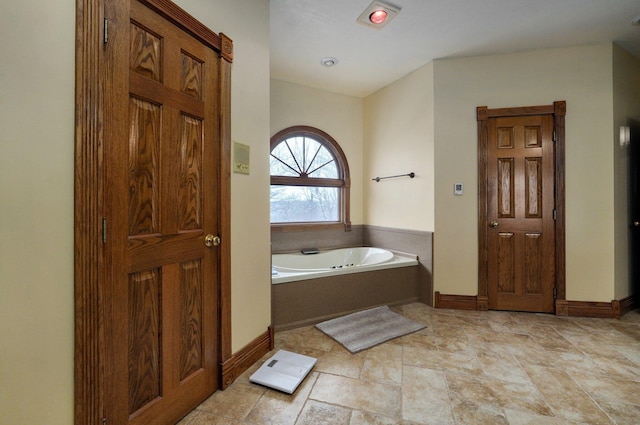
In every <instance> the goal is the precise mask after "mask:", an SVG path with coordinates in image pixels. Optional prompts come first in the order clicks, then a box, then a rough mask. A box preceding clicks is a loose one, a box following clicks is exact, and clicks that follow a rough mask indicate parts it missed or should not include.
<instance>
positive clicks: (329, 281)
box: [271, 266, 418, 331]
mask: <svg viewBox="0 0 640 425" xmlns="http://www.w3.org/2000/svg"><path fill="white" fill-rule="evenodd" d="M417 277H418V266H408V267H398V268H392V269H382V270H375V271H368V272H361V273H351V274H340V275H335V276H328V277H318V278H315V279H308V280H299V281H293V282H285V283H278V284H273V285H271V305H272V309H271V325H272V326H273V327H274V329H275V330H276V331H279V330H285V329H291V328H296V327H300V326H306V325H310V324H315V323H319V322H321V321H323V320H328V319H331V318H334V317H338V316H342V315H344V314H347V313H352V312H354V311H358V310H363V309H365V308H370V307H377V306H380V305H401V304H407V303H411V302H415V301H417V300H418V288H417Z"/></svg>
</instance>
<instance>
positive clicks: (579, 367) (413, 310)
mask: <svg viewBox="0 0 640 425" xmlns="http://www.w3.org/2000/svg"><path fill="white" fill-rule="evenodd" d="M392 309H393V310H395V311H397V312H398V313H401V314H403V315H404V316H406V317H409V318H411V319H413V320H416V321H418V322H420V323H424V324H425V325H426V326H427V327H426V328H425V329H423V330H421V331H418V332H415V333H413V334H410V335H407V336H404V337H401V338H397V339H395V340H392V341H388V342H386V343H384V344H381V345H379V346H377V347H373V348H371V349H369V350H365V351H363V352H360V353H357V354H354V355H352V354H350V353H349V352H348V351H347V350H345V349H344V348H343V347H342V346H340V345H339V344H337V343H336V342H335V341H333V340H332V339H331V338H329V337H327V336H326V335H324V334H323V333H322V332H320V331H319V330H317V329H315V328H314V327H311V326H308V327H302V328H298V329H292V330H287V331H282V332H276V334H275V345H276V346H275V349H274V351H272V352H270V353H268V354H266V355H265V356H264V357H263V359H262V361H264V360H266V359H268V358H269V357H270V356H272V355H273V354H274V353H275V351H276V350H278V349H286V350H290V351H294V352H298V353H301V354H306V355H310V356H313V357H316V358H317V359H318V364H317V365H316V367H315V368H314V369H313V371H312V372H311V374H310V375H309V376H308V377H307V379H306V380H305V381H304V382H303V384H302V385H301V386H300V388H298V390H297V391H296V392H295V393H294V394H293V395H291V396H290V395H286V394H282V393H279V392H276V391H273V390H269V389H266V388H263V387H260V386H257V385H254V384H251V383H249V376H250V375H251V374H252V373H253V372H254V371H255V370H256V369H257V368H258V367H259V366H260V365H261V364H262V361H260V362H258V363H256V364H255V365H254V366H252V367H251V368H250V369H249V370H247V371H246V372H245V373H244V374H243V375H242V376H240V378H238V379H237V380H236V381H235V382H234V383H233V384H232V385H231V386H230V387H229V388H227V389H226V390H224V391H218V392H216V393H215V394H214V395H213V396H212V397H211V398H209V399H208V400H206V401H205V402H204V403H202V404H201V405H200V406H199V407H198V408H197V409H196V410H195V411H194V412H193V413H191V414H190V415H189V416H187V417H186V418H185V419H184V420H183V421H182V422H180V424H179V425H204V424H207V425H213V424H230V425H261V424H282V425H312V424H332V425H364V424H378V425H392V424H402V425H420V424H424V425H428V424H438V425H466V424H469V425H484V424H490V425H496V424H498V425H524V424H536V425H537V424H541V425H578V424H603V425H613V424H617V425H623V424H626V425H631V424H638V423H640V398H639V397H638V394H640V311H639V310H636V311H634V312H631V313H628V314H626V315H624V316H623V317H622V318H621V319H620V320H614V319H593V318H583V317H558V316H553V315H545V314H532V313H512V312H498V311H460V310H446V309H433V308H431V307H428V306H426V305H424V304H422V303H412V304H407V305H404V306H400V307H394V308H392Z"/></svg>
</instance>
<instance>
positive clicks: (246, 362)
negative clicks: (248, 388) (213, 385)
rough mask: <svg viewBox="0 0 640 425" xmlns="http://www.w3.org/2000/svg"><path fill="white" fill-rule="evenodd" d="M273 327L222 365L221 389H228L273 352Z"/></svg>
mask: <svg viewBox="0 0 640 425" xmlns="http://www.w3.org/2000/svg"><path fill="white" fill-rule="evenodd" d="M273 346H274V338H273V327H272V326H270V327H269V328H268V329H267V331H266V332H265V333H263V334H262V335H260V336H259V337H257V338H256V339H254V340H253V341H251V342H250V343H249V344H247V345H246V346H245V347H244V348H242V349H241V350H240V351H238V352H237V353H235V354H234V355H233V356H231V358H230V359H229V360H227V361H225V362H223V363H222V364H221V365H220V369H221V375H222V376H221V389H223V390H224V389H225V388H227V387H228V386H229V385H231V384H232V383H233V381H235V380H236V379H237V378H238V376H240V375H241V374H242V373H243V372H244V371H246V370H247V369H249V368H250V367H251V366H252V365H253V364H254V363H255V362H257V361H258V360H260V359H261V358H262V356H264V355H265V354H267V353H268V352H269V351H271V350H273Z"/></svg>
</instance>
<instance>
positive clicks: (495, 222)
mask: <svg viewBox="0 0 640 425" xmlns="http://www.w3.org/2000/svg"><path fill="white" fill-rule="evenodd" d="M498 226H500V223H498V222H497V221H492V222H491V223H489V227H493V228H494V229H495V228H496V227H498Z"/></svg>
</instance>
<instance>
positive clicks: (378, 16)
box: [369, 9, 388, 25]
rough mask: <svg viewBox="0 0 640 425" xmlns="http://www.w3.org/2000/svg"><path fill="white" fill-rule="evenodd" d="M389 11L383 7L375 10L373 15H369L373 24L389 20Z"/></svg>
mask: <svg viewBox="0 0 640 425" xmlns="http://www.w3.org/2000/svg"><path fill="white" fill-rule="evenodd" d="M387 16H388V15H387V12H385V11H384V10H382V9H378V10H374V11H373V13H372V14H371V15H369V21H371V23H372V24H376V25H379V24H381V23H383V22H384V21H386V20H387Z"/></svg>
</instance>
